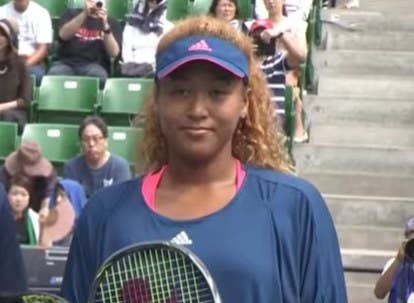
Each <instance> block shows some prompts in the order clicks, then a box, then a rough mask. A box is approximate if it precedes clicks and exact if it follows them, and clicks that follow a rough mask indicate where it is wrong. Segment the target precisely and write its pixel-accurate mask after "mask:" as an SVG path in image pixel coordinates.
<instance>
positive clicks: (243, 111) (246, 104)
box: [240, 88, 251, 119]
mask: <svg viewBox="0 0 414 303" xmlns="http://www.w3.org/2000/svg"><path fill="white" fill-rule="evenodd" d="M250 93H251V89H250V88H246V90H245V92H244V98H243V107H242V109H241V112H240V118H242V119H244V118H246V117H247V114H248V112H249V100H250Z"/></svg>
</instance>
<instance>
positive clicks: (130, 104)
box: [30, 76, 152, 126]
mask: <svg viewBox="0 0 414 303" xmlns="http://www.w3.org/2000/svg"><path fill="white" fill-rule="evenodd" d="M151 85H152V80H150V79H140V78H110V79H108V80H107V81H106V84H105V87H104V89H103V90H102V91H100V90H99V80H98V78H94V77H76V76H45V77H44V78H43V80H42V84H41V86H40V87H38V88H37V87H33V90H34V94H33V101H32V110H31V119H30V121H31V122H43V123H45V122H47V123H67V124H78V123H80V121H81V120H82V119H83V118H84V117H85V116H87V115H91V114H99V115H101V116H102V117H103V118H104V119H105V120H106V122H107V123H108V125H112V126H129V125H131V120H132V118H133V117H134V116H135V115H136V114H138V113H139V112H140V109H141V105H142V101H143V100H144V98H145V96H146V95H147V93H148V91H149V88H150V87H151Z"/></svg>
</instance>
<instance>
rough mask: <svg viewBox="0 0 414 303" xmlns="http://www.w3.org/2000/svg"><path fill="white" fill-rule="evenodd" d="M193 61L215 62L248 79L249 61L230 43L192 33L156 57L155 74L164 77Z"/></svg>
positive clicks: (159, 77) (160, 77)
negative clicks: (192, 34)
mask: <svg viewBox="0 0 414 303" xmlns="http://www.w3.org/2000/svg"><path fill="white" fill-rule="evenodd" d="M196 60H202V61H208V62H211V63H214V64H216V65H218V66H220V67H221V68H223V69H225V70H227V71H228V72H230V73H232V74H234V75H235V76H237V77H239V78H242V79H244V78H247V76H248V72H249V63H248V60H247V58H246V56H245V55H244V54H243V52H242V51H241V50H240V49H239V48H238V47H237V46H235V45H234V44H233V43H231V42H229V41H226V40H223V39H220V38H217V37H214V36H203V35H195V36H188V37H184V38H182V39H179V40H176V41H175V42H173V43H171V44H170V45H169V46H168V47H167V48H166V49H165V50H163V51H161V52H160V53H159V54H158V55H157V58H156V68H155V75H156V77H157V78H158V79H162V78H165V77H166V76H168V75H169V74H170V73H172V72H173V71H175V70H176V69H177V68H179V67H180V66H182V65H184V64H186V63H188V62H191V61H196Z"/></svg>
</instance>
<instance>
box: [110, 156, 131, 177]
mask: <svg viewBox="0 0 414 303" xmlns="http://www.w3.org/2000/svg"><path fill="white" fill-rule="evenodd" d="M117 163H118V164H117V165H116V169H115V171H116V176H115V178H114V179H115V180H114V181H115V183H121V182H124V181H126V180H129V179H131V170H130V168H129V164H128V162H127V161H126V160H125V159H123V158H119V159H117Z"/></svg>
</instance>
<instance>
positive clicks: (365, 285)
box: [345, 271, 388, 303]
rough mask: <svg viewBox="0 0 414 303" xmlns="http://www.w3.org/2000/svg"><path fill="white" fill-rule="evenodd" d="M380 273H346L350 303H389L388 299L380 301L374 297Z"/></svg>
mask: <svg viewBox="0 0 414 303" xmlns="http://www.w3.org/2000/svg"><path fill="white" fill-rule="evenodd" d="M378 277H379V274H378V273H359V272H358V273H355V272H348V271H346V272H345V283H346V288H347V295H348V302H349V303H378V302H384V303H385V302H388V301H387V299H384V300H378V299H377V298H376V297H375V295H374V287H375V283H376V282H377V279H378Z"/></svg>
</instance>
